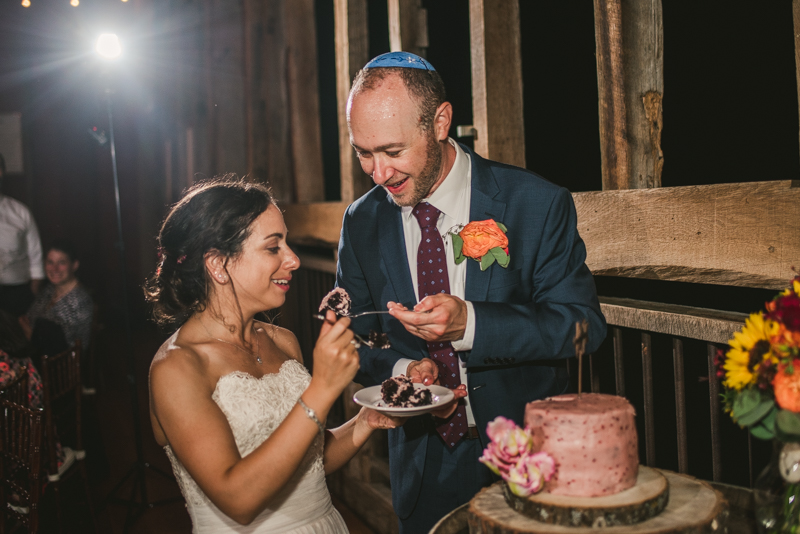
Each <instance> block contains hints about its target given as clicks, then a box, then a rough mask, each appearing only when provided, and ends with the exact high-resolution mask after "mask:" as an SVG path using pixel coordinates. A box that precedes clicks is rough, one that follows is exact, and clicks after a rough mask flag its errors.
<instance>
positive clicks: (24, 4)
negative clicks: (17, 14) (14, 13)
mask: <svg viewBox="0 0 800 534" xmlns="http://www.w3.org/2000/svg"><path fill="white" fill-rule="evenodd" d="M22 7H31V0H22Z"/></svg>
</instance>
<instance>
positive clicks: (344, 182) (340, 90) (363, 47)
mask: <svg viewBox="0 0 800 534" xmlns="http://www.w3.org/2000/svg"><path fill="white" fill-rule="evenodd" d="M333 9H334V15H333V19H334V26H335V44H336V100H337V102H336V104H337V106H336V107H337V111H338V115H339V161H340V164H339V165H340V167H339V168H340V170H341V192H342V202H347V203H350V202H352V201H353V200H355V199H357V198H358V197H360V196H361V195H363V194H364V193H366V192H367V191H369V189H370V188H371V187H372V180H371V179H370V177H369V176H367V175H366V174H364V171H363V170H361V165H360V164H359V163H358V158H356V154H355V151H353V147H352V146H350V132H349V130H348V128H347V97H348V96H349V94H350V84H351V83H352V82H353V77H354V76H355V74H356V72H358V70H359V69H360V68H361V67H363V66H364V65H365V64H366V62H367V61H368V60H369V57H368V56H369V42H368V39H367V2H366V0H334V7H333Z"/></svg>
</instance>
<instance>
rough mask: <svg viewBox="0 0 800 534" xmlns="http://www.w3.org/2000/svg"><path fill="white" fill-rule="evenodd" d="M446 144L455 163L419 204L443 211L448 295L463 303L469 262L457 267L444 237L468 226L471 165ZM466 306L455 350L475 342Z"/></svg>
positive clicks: (411, 222)
mask: <svg viewBox="0 0 800 534" xmlns="http://www.w3.org/2000/svg"><path fill="white" fill-rule="evenodd" d="M448 141H449V142H450V144H451V145H452V146H453V147H454V148H455V151H456V160H455V162H453V167H452V168H451V169H450V172H449V173H448V174H447V176H446V177H445V179H444V181H443V182H442V183H441V184H440V185H439V187H437V188H436V191H434V192H433V194H432V195H431V196H430V197H428V198H425V199H423V200H422V201H423V202H427V203H428V204H430V205H431V206H433V207H435V208H436V209H438V210H439V211H441V212H442V213H441V215H440V216H439V221H438V223H437V224H436V227H437V228H438V229H439V233H440V234H442V239H443V241H444V244H445V247H444V248H445V255H446V256H447V273H448V275H449V276H450V294H451V295H453V296H456V297H458V298H460V299H462V300H464V295H465V290H466V283H467V261H469V260H467V261H463V262H461V264H459V265H456V262H455V256H454V254H453V246H452V241H451V239H450V238H449V236H447V235H446V234H447V232H448V231H449V230H451V229H452V230H455V229H456V227H457V226H458V225H462V226H465V225H466V224H467V223H469V205H470V199H471V198H472V187H471V184H472V165H471V162H470V159H469V156H468V155H467V154H466V153H465V152H464V151H463V150H461V147H460V146H458V143H456V142H455V141H453V140H452V139H448ZM413 210H414V207H413V206H404V207H403V208H402V212H401V217H402V220H403V233H404V234H405V238H406V257H407V258H408V269H409V271H410V272H411V282H412V285H413V287H414V294H415V295H416V297H417V302H419V290H418V288H417V250H418V249H419V243H420V241H421V240H422V230H421V229H420V227H419V222H418V221H417V219H416V218H415V217H414V215H413V213H412V211H413ZM466 304H467V326H466V329H465V330H464V337H463V338H462V339H460V340H458V341H453V342H452V345H453V348H454V349H455V350H456V351H467V350H471V349H472V343H473V341H474V339H475V311H474V309H473V307H472V303H471V302H469V301H467V303H466ZM413 361H415V360H411V359H408V358H401V359H400V360H398V361H397V363H396V364H395V365H394V368H393V374H394V375H395V376H397V375H399V374H406V370H407V368H408V364H410V363H411V362H413ZM459 363H460V364H461V365H460V370H461V383H462V384H466V383H467V371H466V365H465V363H464V362H459ZM464 400H465V402H466V405H467V423H468V424H469V425H470V426H473V425H475V417H474V416H473V415H472V409H471V408H470V405H469V397H466V398H465V399H464Z"/></svg>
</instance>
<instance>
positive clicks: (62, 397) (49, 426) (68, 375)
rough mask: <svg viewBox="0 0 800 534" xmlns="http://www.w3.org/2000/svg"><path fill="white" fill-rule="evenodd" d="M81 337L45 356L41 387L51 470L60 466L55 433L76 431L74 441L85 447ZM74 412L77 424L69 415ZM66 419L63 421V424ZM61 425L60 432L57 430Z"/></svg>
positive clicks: (78, 445) (62, 436) (51, 472)
mask: <svg viewBox="0 0 800 534" xmlns="http://www.w3.org/2000/svg"><path fill="white" fill-rule="evenodd" d="M80 359H81V358H80V341H76V342H75V346H73V347H72V348H70V349H67V350H65V351H64V352H60V353H58V354H56V355H55V356H43V357H42V389H44V395H43V397H44V418H45V419H44V428H45V439H46V441H47V456H48V458H47V459H48V464H49V467H48V472H49V473H50V474H53V473H55V472H56V471H57V470H58V461H57V459H56V435H58V436H59V438H60V439H63V438H64V437H65V436H67V435H71V434H72V433H73V432H74V436H73V444H74V449H75V450H76V451H82V450H83V445H82V438H81V364H80ZM73 415H74V426H72V423H71V422H69V423H68V424H69V426H67V418H68V417H69V418H71V417H72V416H73ZM62 420H63V421H64V424H60V423H61V422H62ZM56 428H58V432H56Z"/></svg>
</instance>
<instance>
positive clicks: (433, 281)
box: [412, 202, 467, 449]
mask: <svg viewBox="0 0 800 534" xmlns="http://www.w3.org/2000/svg"><path fill="white" fill-rule="evenodd" d="M412 213H413V214H414V217H416V219H417V221H418V222H419V226H420V228H421V229H422V240H421V241H420V243H419V249H418V250H417V288H418V290H419V299H420V300H422V299H424V298H425V297H427V296H428V295H435V294H436V293H448V294H449V293H450V278H449V276H448V274H447V256H446V255H445V252H444V242H443V241H442V236H441V234H440V233H439V229H438V228H436V223H437V222H438V220H439V213H441V212H440V211H439V210H438V209H436V208H434V207H433V206H431V205H430V204H428V203H427V202H420V203H419V204H417V205H416V206H415V207H414V210H413V212H412ZM428 353H429V354H430V356H431V359H432V360H433V361H435V362H436V364H437V365H438V366H439V383H440V384H441V385H442V386H445V387H448V388H450V389H454V388H455V387H456V386H458V385H459V384H461V375H460V374H459V367H458V365H459V364H458V357H456V351H455V350H453V345H451V344H450V342H449V341H445V342H438V341H437V342H435V343H428ZM436 431H437V432H438V434H439V436H440V437H441V438H442V439H443V440H444V443H445V445H447V447H448V448H451V449H452V448H453V447H455V446H456V444H457V443H458V442H459V440H460V439H461V438H463V437H464V435H465V434H466V432H467V409H466V408H465V407H464V405H463V403H459V406H458V408H457V409H456V411H455V413H453V415H452V416H451V417H450V418H449V419H447V420H445V421H444V422H443V423H442V424H440V425H438V426H437V427H436Z"/></svg>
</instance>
